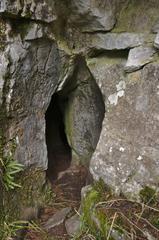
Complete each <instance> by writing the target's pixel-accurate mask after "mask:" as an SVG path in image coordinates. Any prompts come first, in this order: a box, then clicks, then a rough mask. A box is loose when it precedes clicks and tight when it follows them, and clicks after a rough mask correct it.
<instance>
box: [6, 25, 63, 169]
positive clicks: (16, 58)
mask: <svg viewBox="0 0 159 240" xmlns="http://www.w3.org/2000/svg"><path fill="white" fill-rule="evenodd" d="M33 26H34V25H33ZM27 36H28V37H27V40H28V38H29V33H28V35H27ZM33 37H35V39H34V41H32V42H28V41H27V42H22V40H21V38H20V36H19V37H17V38H15V39H13V42H11V43H10V44H9V45H8V47H7V48H6V50H5V53H4V54H3V55H2V60H3V63H2V65H1V69H2V72H1V74H2V78H3V79H6V76H7V80H6V81H5V84H7V86H8V88H7V90H6V92H5V103H4V104H5V108H6V115H7V117H8V118H10V119H12V120H11V121H10V124H9V128H8V131H7V138H8V139H16V143H17V148H16V152H15V157H16V159H17V160H18V161H19V162H21V163H22V164H24V165H25V166H30V165H32V164H36V166H38V167H41V168H43V169H47V161H48V160H47V149H46V143H45V112H46V110H47V107H48V105H49V103H50V100H51V96H52V94H53V93H54V91H55V89H56V87H57V84H58V81H59V76H60V66H62V60H61V59H62V57H64V56H62V55H63V54H62V52H61V53H60V51H59V50H58V48H57V44H56V43H55V42H52V41H50V40H44V39H42V38H40V39H39V38H38V39H36V37H37V36H36V34H34V33H33V34H31V33H30V39H31V38H33ZM39 37H40V35H39ZM63 59H64V58H63ZM57 63H58V65H57ZM46 79H47V81H46Z"/></svg>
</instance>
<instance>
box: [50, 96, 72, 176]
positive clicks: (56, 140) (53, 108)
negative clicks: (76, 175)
mask: <svg viewBox="0 0 159 240" xmlns="http://www.w3.org/2000/svg"><path fill="white" fill-rule="evenodd" d="M62 105H64V103H63V104H62V102H61V99H60V96H59V95H58V94H57V93H55V94H54V95H53V96H52V99H51V102H50V105H49V107H48V109H47V111H46V114H45V120H46V144H47V151H48V169H47V177H48V179H49V180H50V181H54V180H56V179H57V178H58V174H59V173H60V172H63V171H65V170H66V169H68V168H69V166H70V164H71V148H70V146H69V144H68V142H67V137H66V134H65V126H64V121H63V114H62V111H61V108H60V106H62Z"/></svg>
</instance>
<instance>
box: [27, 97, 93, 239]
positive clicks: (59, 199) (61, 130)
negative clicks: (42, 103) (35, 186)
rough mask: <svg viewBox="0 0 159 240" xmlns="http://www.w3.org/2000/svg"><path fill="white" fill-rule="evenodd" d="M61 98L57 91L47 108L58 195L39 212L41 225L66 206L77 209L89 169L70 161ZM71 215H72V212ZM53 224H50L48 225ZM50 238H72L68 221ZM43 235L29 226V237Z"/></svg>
mask: <svg viewBox="0 0 159 240" xmlns="http://www.w3.org/2000/svg"><path fill="white" fill-rule="evenodd" d="M61 104H62V103H61V102H60V99H59V96H58V94H54V95H53V97H52V100H51V102H50V105H49V107H48V110H47V112H46V144H47V150H48V169H47V172H46V174H47V178H48V180H49V181H50V183H51V186H52V191H53V193H54V194H55V198H54V199H53V200H52V201H53V205H52V206H51V207H50V206H46V207H45V209H43V211H42V213H41V215H40V219H39V221H40V225H41V228H42V229H43V227H44V226H45V225H47V222H49V220H50V219H51V218H52V217H53V216H54V215H55V214H57V213H58V212H60V211H61V210H63V209H64V208H66V207H70V208H71V209H72V210H71V212H70V214H71V215H73V214H75V210H78V208H79V206H80V200H81V189H82V187H83V186H85V185H86V179H87V175H88V170H87V169H86V168H85V167H84V166H80V165H78V166H76V165H71V160H72V159H71V148H70V146H69V144H68V142H67V137H66V134H65V126H64V123H63V114H62V111H61ZM71 215H70V216H71ZM49 227H50V226H49ZM47 232H48V234H49V236H50V237H51V238H49V239H54V237H55V239H65V240H67V239H69V236H68V235H67V232H66V229H65V221H64V222H63V223H61V224H59V225H57V226H56V227H50V228H49V230H48V231H47ZM43 238H44V236H42V233H38V232H37V231H33V230H29V231H28V233H27V236H26V239H27V240H42V239H43Z"/></svg>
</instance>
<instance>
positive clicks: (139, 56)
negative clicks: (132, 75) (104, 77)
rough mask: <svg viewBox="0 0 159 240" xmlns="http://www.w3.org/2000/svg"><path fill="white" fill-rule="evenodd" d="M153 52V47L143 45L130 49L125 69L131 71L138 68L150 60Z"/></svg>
mask: <svg viewBox="0 0 159 240" xmlns="http://www.w3.org/2000/svg"><path fill="white" fill-rule="evenodd" d="M155 52H156V51H155V49H153V48H152V47H144V46H141V47H136V48H133V49H130V52H129V55H128V61H127V63H126V65H125V71H126V72H133V71H136V70H138V69H140V68H141V67H143V66H144V65H146V64H147V63H150V62H152V61H153V55H154V54H155Z"/></svg>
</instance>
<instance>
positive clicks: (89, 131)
mask: <svg viewBox="0 0 159 240" xmlns="http://www.w3.org/2000/svg"><path fill="white" fill-rule="evenodd" d="M78 64H79V67H78V68H77V70H75V71H77V76H76V81H77V82H76V84H77V88H76V89H75V90H74V91H72V92H71V93H70V94H69V100H68V104H67V107H66V110H65V126H66V134H67V137H68V141H69V144H70V146H71V147H72V149H73V160H75V161H81V162H82V163H83V164H85V163H89V160H90V158H91V155H92V153H93V152H94V150H95V148H96V145H97V142H98V139H99V135H100V131H101V123H102V120H103V116H104V103H103V99H102V95H101V93H100V90H99V88H98V86H97V84H96V82H95V80H94V79H93V77H92V75H91V74H90V72H89V70H88V69H87V67H86V66H85V63H84V62H79V63H78Z"/></svg>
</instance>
